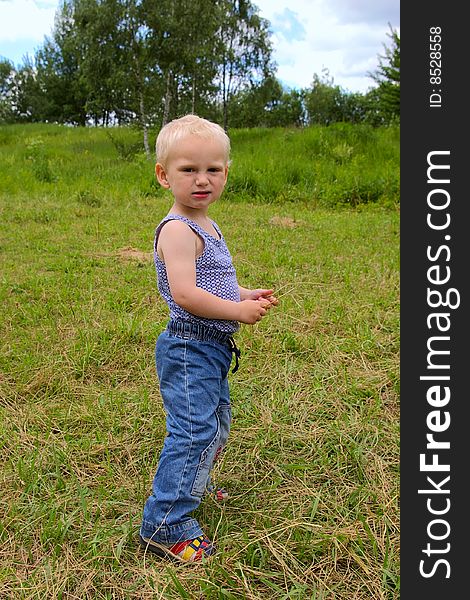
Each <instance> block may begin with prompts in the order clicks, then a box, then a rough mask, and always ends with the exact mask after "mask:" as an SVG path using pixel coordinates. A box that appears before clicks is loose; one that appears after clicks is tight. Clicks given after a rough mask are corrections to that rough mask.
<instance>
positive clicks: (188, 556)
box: [169, 535, 214, 562]
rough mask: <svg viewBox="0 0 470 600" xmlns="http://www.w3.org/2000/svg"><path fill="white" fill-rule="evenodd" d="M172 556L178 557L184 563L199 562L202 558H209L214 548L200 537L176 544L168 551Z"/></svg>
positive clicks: (207, 540) (204, 538)
mask: <svg viewBox="0 0 470 600" xmlns="http://www.w3.org/2000/svg"><path fill="white" fill-rule="evenodd" d="M169 550H170V552H171V553H172V554H174V555H175V556H178V557H179V558H180V559H181V560H184V561H185V562H193V561H198V560H201V559H202V557H203V555H204V556H211V554H213V553H214V547H213V545H212V543H211V541H210V540H209V539H208V538H207V537H205V536H204V535H200V536H199V537H197V538H194V539H193V540H185V541H184V542H178V543H177V544H174V545H173V546H171V548H170V549H169Z"/></svg>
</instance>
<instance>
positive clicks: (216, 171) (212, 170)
mask: <svg viewBox="0 0 470 600" xmlns="http://www.w3.org/2000/svg"><path fill="white" fill-rule="evenodd" d="M208 171H209V173H220V172H221V171H222V169H221V168H220V167H210V168H209V169H208Z"/></svg>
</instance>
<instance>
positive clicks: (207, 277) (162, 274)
mask: <svg viewBox="0 0 470 600" xmlns="http://www.w3.org/2000/svg"><path fill="white" fill-rule="evenodd" d="M172 220H178V221H183V223H186V224H187V225H188V226H189V227H190V228H191V229H192V230H193V231H194V232H195V233H196V234H197V235H198V236H199V237H200V238H201V239H202V241H203V242H204V250H203V252H202V254H201V255H200V256H199V257H198V258H196V285H197V287H200V288H202V289H203V290H206V291H207V292H210V293H211V294H214V295H215V296H218V297H219V298H223V299H224V300H232V301H233V302H240V291H239V289H238V282H237V276H236V272H235V268H234V266H233V264H232V257H231V255H230V252H229V249H228V248H227V244H226V243H225V239H224V237H223V235H222V233H221V231H220V229H219V227H218V226H217V225H216V223H214V221H212V224H213V226H214V228H215V230H216V232H217V233H218V235H219V238H220V239H218V240H217V239H216V238H215V237H213V236H212V235H210V234H209V233H207V231H205V230H204V229H202V227H200V225H198V224H197V223H195V222H194V221H191V220H190V219H187V218H186V217H182V216H180V215H171V214H170V215H167V216H166V217H165V218H164V219H163V220H162V221H161V222H160V224H159V225H158V227H157V229H156V231H155V241H154V246H153V256H154V261H155V268H156V271H157V284H158V291H159V292H160V294H161V296H162V298H163V299H164V300H165V302H166V303H167V304H168V308H169V309H170V319H171V320H184V321H190V322H192V323H197V324H199V325H205V326H206V327H213V328H215V329H218V330H219V331H223V332H225V333H229V334H232V333H235V332H236V331H237V330H238V329H239V327H240V324H239V323H238V321H225V320H222V319H206V318H204V317H198V316H196V315H193V314H192V313H190V312H188V311H187V310H185V309H184V308H183V307H181V306H179V305H178V304H176V302H175V301H174V299H173V296H172V295H171V291H170V285H169V283H168V277H167V273H166V267H165V263H164V262H163V261H162V259H161V258H160V257H159V256H158V254H157V241H158V236H159V234H160V231H161V229H162V227H163V225H164V224H165V223H167V222H168V221H172Z"/></svg>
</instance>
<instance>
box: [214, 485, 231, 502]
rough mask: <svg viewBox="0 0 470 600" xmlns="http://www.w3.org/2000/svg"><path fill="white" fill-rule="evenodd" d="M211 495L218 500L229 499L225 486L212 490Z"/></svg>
mask: <svg viewBox="0 0 470 600" xmlns="http://www.w3.org/2000/svg"><path fill="white" fill-rule="evenodd" d="M211 495H212V497H213V498H214V499H215V500H216V501H217V502H225V500H227V499H228V492H227V490H226V489H225V488H217V489H215V490H212V491H211Z"/></svg>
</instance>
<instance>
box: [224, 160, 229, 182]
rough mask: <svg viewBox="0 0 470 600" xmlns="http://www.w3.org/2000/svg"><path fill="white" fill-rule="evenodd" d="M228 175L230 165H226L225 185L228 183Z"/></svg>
mask: <svg viewBox="0 0 470 600" xmlns="http://www.w3.org/2000/svg"><path fill="white" fill-rule="evenodd" d="M227 177H228V165H225V181H224V185H225V184H226V183H227Z"/></svg>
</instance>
